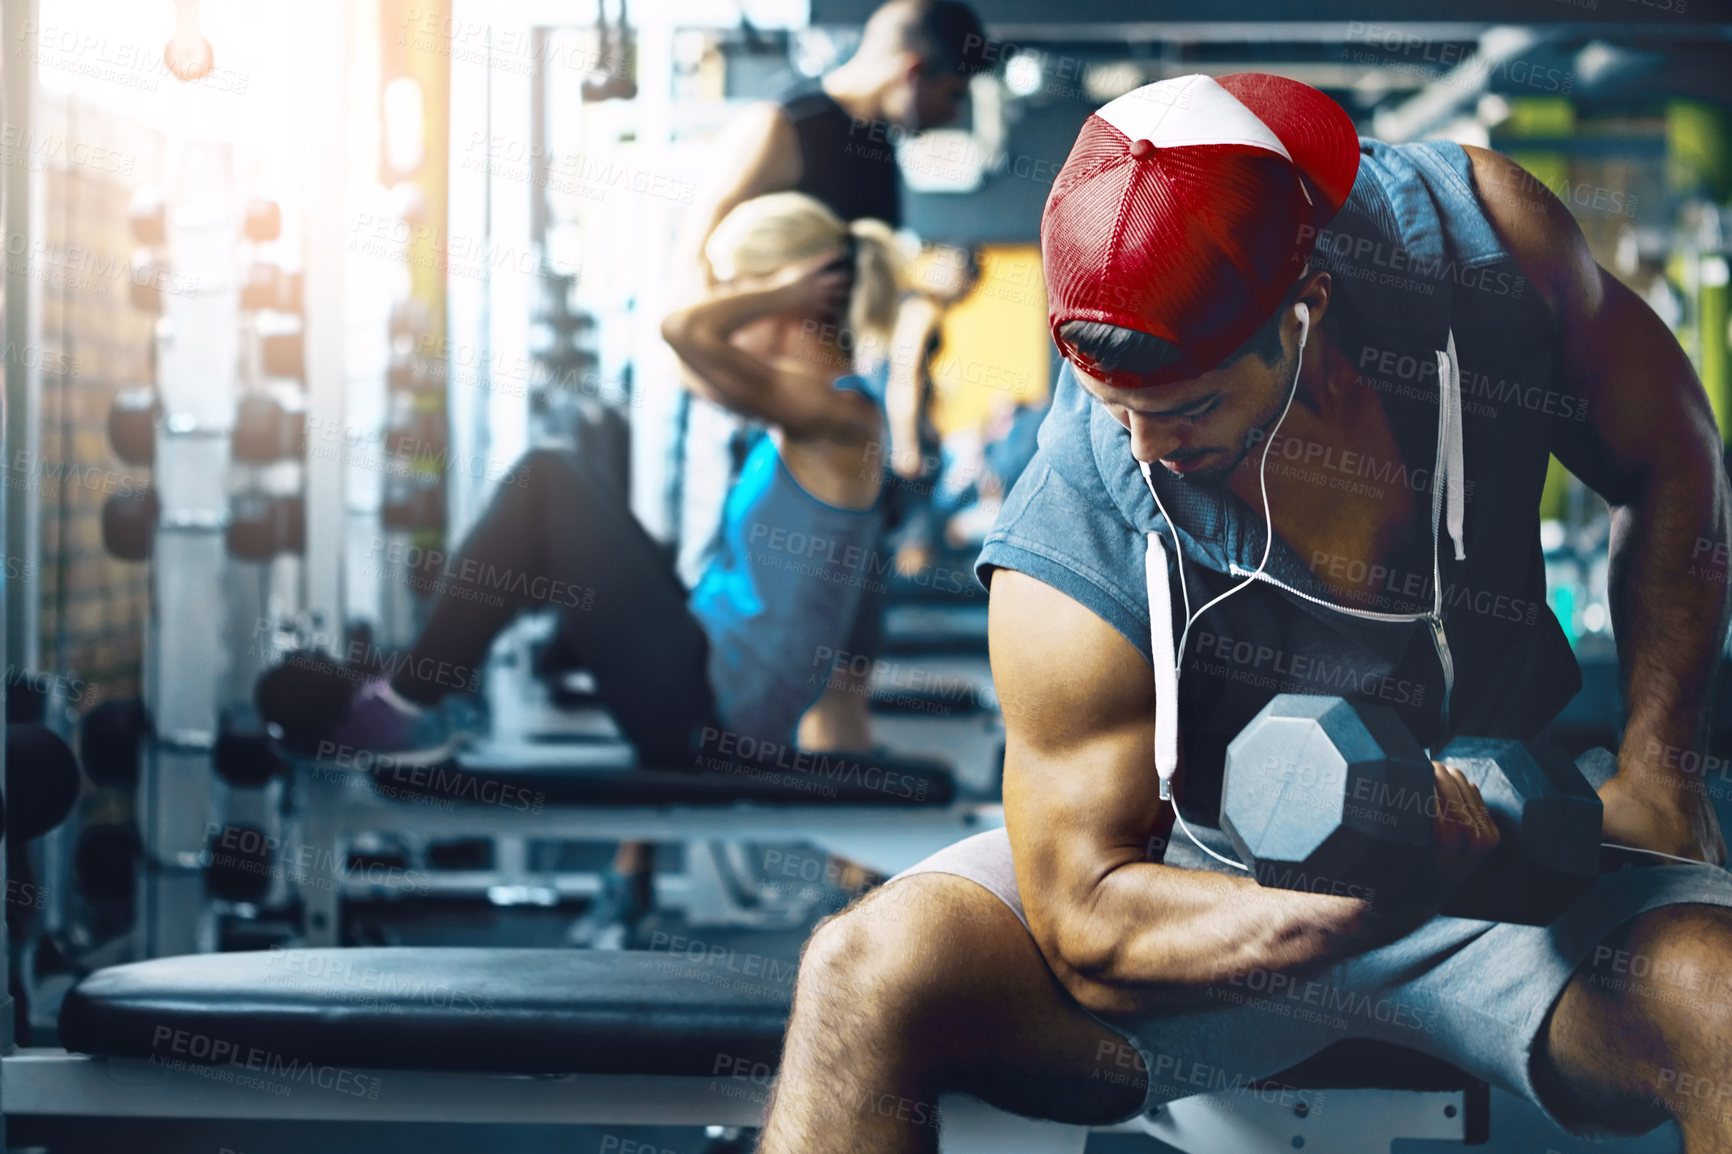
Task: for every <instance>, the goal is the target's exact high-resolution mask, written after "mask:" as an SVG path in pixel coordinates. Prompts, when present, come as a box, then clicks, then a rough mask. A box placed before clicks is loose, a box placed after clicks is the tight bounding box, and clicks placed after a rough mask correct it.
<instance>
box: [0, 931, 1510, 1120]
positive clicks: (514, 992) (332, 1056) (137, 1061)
mask: <svg viewBox="0 0 1732 1154" xmlns="http://www.w3.org/2000/svg"><path fill="white" fill-rule="evenodd" d="M713 970H714V967H711V966H710V965H709V963H708V962H707V961H694V960H692V959H689V958H687V957H685V956H682V955H677V954H664V953H641V952H639V953H595V952H589V951H561V950H525V949H351V950H274V951H270V952H263V953H250V954H214V955H212V954H207V955H196V956H190V957H177V958H159V959H155V960H152V961H146V962H137V963H133V964H131V965H125V966H116V967H113V968H110V969H107V970H102V971H99V972H97V973H95V974H93V975H91V976H90V977H88V978H86V979H85V980H84V981H83V982H82V983H81V984H80V985H79V986H78V987H77V988H75V989H74V990H73V991H72V993H71V994H69V995H68V997H67V999H66V1002H65V1005H64V1007H63V1008H62V1011H61V1016H60V1033H61V1040H62V1041H63V1042H64V1043H65V1044H66V1046H67V1047H68V1049H67V1050H46V1049H25V1050H19V1051H15V1052H13V1053H12V1054H9V1055H7V1056H6V1057H5V1059H4V1062H3V1064H0V1079H3V1084H4V1088H5V1095H4V1103H5V1113H6V1115H7V1120H8V1127H9V1134H10V1135H11V1136H12V1140H13V1141H14V1142H31V1141H45V1140H49V1139H50V1138H52V1137H60V1136H71V1135H73V1134H75V1132H76V1130H77V1128H78V1126H79V1125H80V1124H84V1125H91V1124H94V1123H98V1122H99V1121H101V1120H112V1119H122V1120H127V1119H130V1120H132V1125H133V1128H134V1129H135V1130H136V1129H137V1128H138V1127H139V1126H140V1125H143V1124H144V1123H146V1122H148V1129H149V1131H150V1132H151V1133H153V1134H154V1133H156V1132H157V1131H159V1130H163V1129H168V1130H173V1129H174V1128H176V1127H182V1128H184V1127H187V1126H190V1125H195V1124H197V1123H199V1122H200V1121H201V1120H203V1121H206V1122H208V1121H209V1120H222V1121H223V1133H224V1134H225V1135H227V1136H229V1137H230V1138H231V1139H232V1141H231V1142H230V1144H231V1145H232V1144H235V1143H242V1144H245V1143H246V1142H247V1141H248V1138H247V1132H246V1131H245V1130H244V1129H242V1127H243V1126H244V1125H245V1124H246V1122H247V1120H255V1121H256V1124H257V1125H258V1127H259V1129H258V1131H257V1133H258V1134H259V1135H260V1140H259V1142H258V1143H256V1145H257V1146H258V1147H259V1148H261V1149H262V1148H265V1146H266V1145H267V1142H266V1139H269V1138H274V1139H279V1140H280V1139H281V1138H282V1136H283V1133H284V1128H285V1127H287V1126H290V1125H293V1124H304V1123H317V1122H332V1121H335V1122H364V1121H375V1122H391V1123H398V1124H445V1125H449V1124H454V1123H456V1124H463V1123H468V1124H481V1123H559V1124H583V1125H615V1126H618V1125H634V1124H637V1125H649V1124H653V1125H691V1126H700V1125H734V1126H750V1125H754V1124H756V1123H757V1122H758V1121H759V1120H760V1119H761V1115H762V1110H763V1104H764V1102H765V1101H766V1100H767V1097H768V1090H769V1083H770V1077H771V1073H772V1071H773V1069H774V1065H775V1062H776V1057H777V1054H778V1052H779V1050H780V1045H781V1035H782V1031H783V1028H784V1025H785V1022H786V1016H787V1011H788V1005H789V1001H790V995H791V991H792V984H793V983H792V972H791V971H792V963H786V964H785V968H784V969H783V970H781V971H779V972H776V973H774V974H759V975H756V976H746V975H741V974H739V973H737V972H729V971H723V972H706V971H713ZM1317 1091H1322V1092H1321V1093H1319V1092H1317ZM1299 1102H1303V1103H1304V1104H1305V1105H1304V1106H1302V1107H1301V1106H1299V1105H1298V1104H1297V1103H1299ZM862 1108H863V1109H864V1108H871V1107H869V1106H863V1107H862ZM1487 1111H1488V1092H1487V1090H1486V1088H1485V1087H1484V1086H1483V1085H1482V1084H1479V1083H1475V1082H1473V1081H1471V1080H1470V1079H1468V1078H1466V1077H1465V1076H1464V1075H1462V1074H1460V1073H1459V1072H1457V1071H1454V1070H1451V1069H1450V1068H1448V1067H1446V1066H1443V1065H1442V1064H1440V1063H1437V1062H1435V1061H1433V1060H1431V1059H1429V1058H1425V1057H1423V1056H1420V1055H1418V1054H1415V1053H1413V1052H1411V1051H1406V1050H1401V1049H1398V1048H1395V1047H1391V1046H1386V1045H1382V1044H1376V1043H1361V1042H1348V1043H1341V1044H1338V1045H1337V1046H1334V1047H1331V1049H1330V1050H1328V1051H1325V1052H1324V1053H1322V1054H1320V1055H1318V1056H1316V1057H1315V1058H1312V1059H1310V1060H1308V1061H1306V1062H1304V1063H1302V1064H1301V1065H1299V1066H1297V1067H1295V1068H1294V1069H1292V1070H1290V1071H1287V1072H1285V1073H1284V1074H1281V1075H1278V1076H1277V1077H1275V1078H1273V1079H1270V1080H1268V1081H1267V1082H1266V1083H1260V1084H1256V1085H1252V1086H1244V1087H1240V1088H1238V1089H1228V1090H1225V1091H1221V1092H1217V1093H1214V1094H1209V1095H1204V1096H1200V1097H1195V1098H1187V1099H1183V1100H1181V1101H1178V1102H1174V1103H1172V1104H1170V1105H1168V1106H1165V1107H1163V1108H1161V1109H1159V1110H1157V1111H1155V1112H1154V1113H1153V1114H1152V1115H1151V1116H1148V1117H1142V1118H1137V1119H1134V1120H1132V1121H1131V1122H1127V1123H1123V1124H1121V1125H1119V1126H1116V1127H1112V1128H1111V1129H1113V1130H1118V1131H1125V1132H1138V1133H1148V1134H1153V1135H1155V1136H1157V1137H1159V1138H1161V1139H1162V1140H1163V1141H1166V1142H1168V1143H1170V1144H1172V1145H1174V1146H1176V1147H1178V1148H1179V1149H1181V1150H1186V1151H1198V1152H1203V1151H1209V1152H1217V1151H1228V1150H1230V1151H1233V1152H1234V1154H1240V1152H1243V1154H1275V1152H1276V1151H1282V1152H1285V1151H1290V1150H1293V1149H1296V1148H1307V1149H1313V1150H1327V1151H1329V1152H1330V1154H1373V1152H1375V1154H1387V1152H1388V1150H1389V1144H1390V1142H1391V1140H1393V1139H1394V1138H1397V1137H1404V1138H1430V1139H1444V1140H1453V1141H1457V1142H1461V1141H1466V1142H1468V1143H1470V1144H1472V1143H1478V1142H1483V1141H1484V1140H1485V1137H1486V1124H1487V1123H1486V1117H1487ZM940 1113H941V1115H942V1129H941V1133H942V1142H943V1149H944V1150H945V1151H946V1152H947V1154H951V1152H968V1154H975V1152H979V1154H985V1152H987V1151H992V1152H994V1154H1037V1152H1042V1154H1045V1152H1050V1154H1061V1152H1063V1154H1080V1152H1081V1151H1082V1149H1083V1146H1084V1143H1085V1142H1086V1141H1087V1135H1088V1130H1087V1129H1086V1128H1084V1127H1077V1126H1062V1125H1057V1124H1053V1123H1044V1122H1032V1121H1029V1120H1027V1119H1023V1118H1015V1117H1012V1116H1010V1115H1007V1114H1003V1113H1000V1112H999V1111H996V1110H993V1109H991V1108H989V1107H986V1106H984V1105H982V1104H981V1103H978V1102H976V1101H973V1100H971V1099H962V1098H958V1099H946V1100H945V1101H944V1102H943V1103H941V1105H940ZM248 1148H251V1147H248Z"/></svg>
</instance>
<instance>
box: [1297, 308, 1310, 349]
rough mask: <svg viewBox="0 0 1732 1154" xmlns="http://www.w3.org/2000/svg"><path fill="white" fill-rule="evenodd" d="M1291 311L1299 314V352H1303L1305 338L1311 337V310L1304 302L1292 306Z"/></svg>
mask: <svg viewBox="0 0 1732 1154" xmlns="http://www.w3.org/2000/svg"><path fill="white" fill-rule="evenodd" d="M1293 311H1294V312H1296V313H1298V314H1299V351H1300V352H1304V351H1305V338H1306V337H1307V336H1310V335H1311V310H1310V308H1308V307H1307V306H1306V304H1305V302H1304V301H1300V302H1299V303H1298V304H1296V305H1294V306H1293Z"/></svg>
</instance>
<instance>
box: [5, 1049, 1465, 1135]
mask: <svg viewBox="0 0 1732 1154" xmlns="http://www.w3.org/2000/svg"><path fill="white" fill-rule="evenodd" d="M202 1069H203V1070H204V1071H206V1072H203V1073H201V1072H200V1070H201V1068H190V1067H182V1068H171V1067H168V1066H163V1065H158V1064H153V1063H152V1062H150V1061H147V1060H144V1059H137V1058H97V1057H91V1056H89V1055H86V1054H70V1053H68V1052H66V1051H65V1050H58V1049H21V1050H15V1051H13V1052H12V1053H10V1054H8V1055H6V1056H5V1057H4V1059H0V1084H3V1085H4V1087H5V1113H6V1115H7V1117H8V1118H12V1119H33V1120H34V1119H42V1120H49V1119H53V1120H57V1121H77V1120H92V1121H95V1120H103V1121H112V1120H115V1119H132V1120H136V1121H139V1122H140V1123H148V1124H150V1125H151V1126H152V1127H153V1129H154V1128H156V1127H159V1126H173V1125H175V1124H176V1123H177V1122H178V1123H183V1124H185V1123H195V1122H205V1121H213V1120H221V1121H249V1120H250V1121H253V1122H256V1123H259V1124H262V1125H266V1126H269V1127H270V1129H271V1130H272V1131H273V1132H280V1130H281V1128H282V1127H284V1126H288V1125H291V1124H295V1123H320V1122H390V1123H398V1124H441V1125H452V1124H458V1125H463V1124H468V1125H485V1124H489V1123H492V1124H555V1125H600V1126H610V1125H612V1126H626V1125H657V1126H755V1125H757V1124H758V1123H759V1122H760V1120H761V1116H762V1112H763V1108H764V1103H765V1102H766V1101H767V1100H768V1097H769V1080H768V1077H767V1076H761V1077H743V1076H728V1075H725V1074H722V1075H718V1076H716V1077H713V1078H701V1077H698V1078H694V1077H657V1076H651V1075H604V1074H550V1075H529V1074H488V1073H458V1072H445V1071H426V1070H354V1071H344V1073H346V1074H347V1075H349V1076H350V1081H349V1084H350V1085H354V1084H357V1082H356V1080H358V1079H365V1078H377V1079H378V1081H377V1083H375V1085H376V1086H377V1094H376V1097H369V1096H360V1095H357V1094H355V1093H352V1092H346V1091H344V1090H342V1089H339V1088H328V1089H326V1088H320V1087H319V1086H317V1085H313V1084H306V1085H295V1086H292V1087H288V1088H289V1089H290V1090H291V1092H290V1093H289V1094H286V1095H278V1094H277V1093H274V1092H272V1091H271V1090H269V1089H268V1085H266V1084H268V1083H270V1082H271V1081H272V1080H271V1079H270V1078H269V1077H268V1076H267V1075H259V1076H258V1077H257V1083H259V1084H240V1083H238V1082H231V1081H223V1080H219V1079H218V1078H217V1077H213V1076H211V1075H210V1073H209V1071H211V1070H212V1069H215V1070H227V1069H229V1068H227V1067H215V1068H210V1067H206V1068H202ZM324 1069H330V1068H329V1067H325V1068H324ZM236 1072H238V1073H244V1072H243V1071H236ZM277 1081H278V1082H281V1079H278V1080H277ZM359 1084H367V1083H359ZM1280 1097H1281V1096H1280V1095H1276V1096H1274V1097H1273V1098H1271V1097H1269V1096H1267V1095H1259V1094H1258V1093H1257V1092H1256V1090H1255V1089H1252V1088H1247V1089H1244V1090H1241V1091H1238V1092H1231V1091H1229V1092H1222V1093H1215V1094H1206V1095H1199V1096H1196V1097H1192V1098H1184V1099H1181V1100H1179V1101H1177V1102H1173V1103H1170V1104H1168V1105H1166V1106H1162V1107H1160V1108H1158V1109H1157V1110H1155V1111H1153V1112H1151V1113H1150V1114H1149V1115H1147V1116H1142V1117H1138V1118H1134V1119H1132V1120H1130V1121H1128V1122H1123V1123H1120V1124H1118V1125H1116V1126H1105V1127H1096V1128H1095V1129H1096V1130H1100V1131H1112V1132H1121V1133H1140V1134H1149V1135H1153V1136H1155V1137H1157V1138H1160V1139H1161V1140H1162V1141H1164V1142H1167V1143H1168V1144H1170V1145H1172V1146H1175V1147H1177V1148H1178V1149H1180V1150H1184V1151H1191V1152H1195V1154H1213V1152H1217V1151H1222V1150H1232V1151H1235V1152H1239V1151H1243V1152H1244V1154H1284V1152H1288V1151H1291V1150H1293V1149H1295V1148H1297V1147H1301V1146H1302V1147H1303V1148H1307V1149H1318V1150H1327V1151H1329V1152H1330V1154H1388V1151H1389V1148H1390V1142H1391V1141H1393V1140H1394V1139H1396V1138H1415V1139H1441V1140H1446V1141H1456V1142H1460V1141H1463V1140H1464V1138H1465V1136H1466V1119H1467V1110H1468V1102H1467V1093H1466V1092H1464V1091H1459V1090H1457V1091H1447V1092H1422V1091H1404V1090H1327V1091H1324V1092H1323V1093H1322V1094H1319V1095H1314V1096H1313V1100H1314V1101H1318V1102H1319V1103H1321V1102H1322V1101H1323V1100H1324V1099H1326V1100H1327V1108H1317V1109H1314V1110H1312V1111H1310V1112H1309V1113H1308V1114H1306V1115H1305V1116H1300V1115H1298V1114H1297V1113H1296V1112H1295V1110H1294V1109H1293V1108H1292V1107H1291V1105H1288V1104H1285V1103H1283V1102H1282V1101H1280ZM940 1110H941V1112H942V1114H943V1118H944V1123H943V1127H942V1131H941V1133H942V1143H943V1149H944V1151H945V1154H1082V1150H1083V1147H1084V1145H1085V1143H1086V1142H1087V1140H1088V1135H1089V1133H1090V1128H1089V1127H1085V1126H1066V1125H1061V1124H1058V1123H1054V1122H1039V1121H1034V1120H1031V1119H1027V1118H1021V1117H1017V1116H1015V1115H1011V1114H1007V1113H1004V1112H1002V1111H1000V1110H996V1109H994V1108H992V1107H990V1106H987V1105H985V1104H984V1103H981V1102H979V1101H976V1100H974V1099H971V1098H963V1097H946V1098H945V1099H943V1100H942V1101H941V1103H940ZM1296 1139H1302V1142H1296V1141H1295V1140H1296Z"/></svg>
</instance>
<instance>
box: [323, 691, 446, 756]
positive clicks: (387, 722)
mask: <svg viewBox="0 0 1732 1154" xmlns="http://www.w3.org/2000/svg"><path fill="white" fill-rule="evenodd" d="M465 736H467V735H466V734H463V733H460V732H459V731H458V730H456V729H455V728H454V727H453V726H452V724H451V720H450V718H449V717H448V716H447V715H446V713H445V711H444V710H442V709H440V708H439V707H438V706H437V705H416V704H414V703H413V702H411V701H407V700H405V699H404V698H403V697H402V696H401V695H400V694H398V693H397V692H396V691H395V690H393V689H392V688H391V686H390V683H389V682H388V681H386V679H385V678H383V677H375V678H373V679H372V680H370V681H368V682H367V683H366V684H365V685H363V686H361V688H360V689H358V690H356V691H355V697H354V700H353V701H352V702H351V703H350V705H349V716H348V719H347V720H345V721H344V722H343V724H342V725H339V726H338V727H337V728H335V729H333V730H331V731H330V733H329V734H327V735H326V737H327V740H329V741H331V742H333V743H335V744H336V745H337V746H339V747H342V749H343V753H344V756H346V757H347V756H353V755H354V754H372V755H373V756H374V757H376V758H389V759H390V760H391V761H392V762H393V763H395V764H397V765H404V766H421V765H438V764H439V763H440V762H445V761H450V760H451V756H452V754H453V753H455V752H456V749H457V746H458V744H459V743H460V742H461V741H462V739H463V738H464V737H465Z"/></svg>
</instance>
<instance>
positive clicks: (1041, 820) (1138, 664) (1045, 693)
mask: <svg viewBox="0 0 1732 1154" xmlns="http://www.w3.org/2000/svg"><path fill="white" fill-rule="evenodd" d="M989 629H990V641H991V647H992V672H993V684H994V686H995V687H996V689H997V692H998V696H999V701H1000V704H1001V706H1002V708H1003V710H1004V723H1005V758H1004V809H1005V824H1006V826H1007V827H1008V829H1009V833H1010V838H1011V844H1012V846H1013V848H1014V850H1015V856H1016V864H1017V877H1018V880H1019V882H1020V884H1021V886H1022V891H1023V901H1024V906H1025V907H1026V908H1027V910H1028V912H1029V917H1030V921H1031V924H1033V925H1034V927H1035V929H1036V933H1037V936H1039V935H1040V934H1041V933H1042V931H1043V930H1046V929H1050V928H1051V927H1048V926H1043V925H1042V922H1043V917H1042V911H1043V909H1045V908H1049V907H1050V908H1054V909H1061V908H1062V909H1076V908H1080V907H1083V906H1084V905H1086V902H1087V900H1088V895H1089V893H1090V892H1092V890H1093V888H1094V886H1095V884H1096V883H1098V882H1099V880H1100V879H1101V878H1102V877H1104V876H1105V875H1106V874H1107V873H1109V872H1111V871H1112V870H1113V869H1116V868H1118V867H1119V866H1122V865H1125V864H1128V863H1129V862H1132V861H1144V860H1147V859H1149V858H1151V857H1154V858H1158V857H1159V856H1160V855H1159V853H1158V852H1151V851H1158V846H1156V845H1155V844H1154V843H1153V841H1152V839H1153V838H1154V837H1155V836H1156V835H1157V833H1158V832H1159V831H1160V830H1161V829H1162V828H1164V821H1163V807H1162V804H1161V801H1160V792H1159V784H1158V781H1157V778H1156V776H1155V766H1154V753H1153V743H1154V680H1153V678H1152V676H1151V675H1150V673H1149V666H1148V662H1146V661H1145V660H1143V656H1142V654H1141V653H1139V652H1138V651H1137V649H1136V648H1135V647H1134V646H1133V645H1131V643H1130V642H1129V641H1127V640H1125V638H1124V637H1123V636H1121V635H1120V634H1119V632H1118V631H1117V630H1115V629H1114V628H1113V627H1112V626H1110V625H1108V624H1107V623H1106V622H1105V621H1103V620H1101V619H1100V618H1099V617H1097V616H1096V615H1095V614H1094V613H1093V612H1092V611H1090V610H1089V609H1087V608H1085V607H1084V606H1082V605H1081V604H1079V603H1078V602H1076V601H1074V600H1072V599H1071V598H1069V597H1067V596H1065V595H1064V594H1063V593H1060V592H1059V591H1058V590H1056V589H1054V588H1052V587H1051V586H1049V585H1045V584H1043V583H1041V582H1040V581H1037V580H1036V579H1034V578H1033V577H1030V576H1028V575H1027V574H1024V573H1018V572H1016V571H1014V570H1009V569H1000V570H998V571H997V572H996V573H995V574H994V576H993V581H992V596H991V599H990V601H989Z"/></svg>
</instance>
